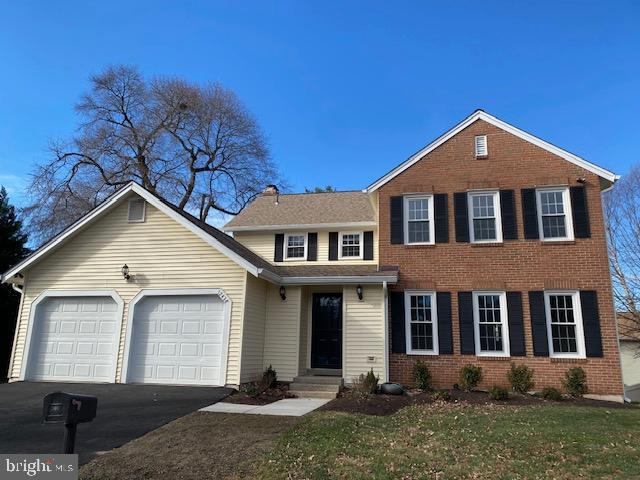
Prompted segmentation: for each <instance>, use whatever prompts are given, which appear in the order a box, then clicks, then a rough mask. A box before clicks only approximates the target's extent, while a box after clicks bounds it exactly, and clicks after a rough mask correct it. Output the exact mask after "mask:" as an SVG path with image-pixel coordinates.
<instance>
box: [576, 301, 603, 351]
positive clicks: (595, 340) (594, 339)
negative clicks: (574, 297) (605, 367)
mask: <svg viewBox="0 0 640 480" xmlns="http://www.w3.org/2000/svg"><path fill="white" fill-rule="evenodd" d="M580 305H581V306H582V325H583V327H584V347H585V350H586V354H587V357H601V356H602V334H601V333H600V314H599V312H598V294H597V293H596V292H594V291H593V290H583V291H581V292H580Z"/></svg>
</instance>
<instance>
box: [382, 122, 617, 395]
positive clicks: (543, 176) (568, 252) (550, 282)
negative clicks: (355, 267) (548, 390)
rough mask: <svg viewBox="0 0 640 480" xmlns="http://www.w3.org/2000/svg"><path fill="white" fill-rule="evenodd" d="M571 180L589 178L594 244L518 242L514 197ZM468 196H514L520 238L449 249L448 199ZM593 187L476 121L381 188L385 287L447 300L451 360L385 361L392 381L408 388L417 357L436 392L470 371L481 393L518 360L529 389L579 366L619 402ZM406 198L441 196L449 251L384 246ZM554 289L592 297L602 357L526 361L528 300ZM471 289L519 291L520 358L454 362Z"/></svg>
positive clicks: (561, 163) (502, 380)
mask: <svg viewBox="0 0 640 480" xmlns="http://www.w3.org/2000/svg"><path fill="white" fill-rule="evenodd" d="M476 135H487V139H488V148H489V155H488V157H487V158H484V159H477V158H475V155H474V137H475V136H476ZM578 178H584V179H585V180H586V182H585V183H584V186H585V187H586V192H587V200H588V211H589V220H590V225H591V238H586V239H576V240H575V241H571V242H553V243H550V242H541V241H539V240H525V239H524V231H523V221H522V204H521V196H520V194H521V192H520V190H521V189H522V188H533V187H542V186H549V185H568V186H574V185H579V183H578V182H577V179H578ZM473 188H500V189H513V190H514V191H515V206H516V218H517V229H518V240H511V241H505V242H504V243H502V244H492V245H477V244H471V243H456V241H455V225H454V208H453V194H454V192H463V191H466V190H468V189H473ZM600 189H601V188H600V178H599V177H598V176H596V175H595V174H593V173H591V172H588V171H586V170H584V169H582V168H581V167H578V166H576V165H573V164H571V163H569V162H568V161H566V160H564V159H562V158H560V157H557V156H555V155H553V154H551V153H549V152H547V151H546V150H543V149H541V148H539V147H537V146H535V145H533V144H530V143H528V142H526V141H524V140H522V139H520V138H518V137H516V136H513V135H511V134H510V133H508V132H505V131H503V130H501V129H499V128H497V127H495V126H493V125H491V124H488V123H486V122H484V121H481V120H479V121H477V122H475V123H474V124H472V125H470V126H469V127H467V128H466V129H465V130H463V131H462V132H460V133H458V134H457V135H456V136H455V137H453V138H451V139H449V140H448V141H447V142H445V143H444V144H443V145H441V146H440V147H438V148H437V149H435V150H434V151H432V152H430V153H429V154H427V155H426V156H425V157H423V158H422V159H421V160H420V161H419V162H417V163H416V164H414V165H413V166H412V167H411V168H409V169H408V170H406V171H404V172H403V173H401V174H400V175H398V176H397V177H395V178H394V179H393V180H391V181H390V182H388V183H387V184H385V185H383V186H382V187H381V188H380V189H379V191H378V192H379V205H380V240H379V241H380V264H381V265H398V266H399V267H400V274H399V282H398V284H397V285H394V286H391V289H392V290H399V291H402V290H405V289H409V288H411V289H414V288H424V289H436V290H438V291H449V292H451V293H452V305H451V307H452V308H451V310H452V323H453V340H454V342H453V343H454V354H453V355H441V356H423V355H411V356H409V355H403V354H395V353H392V354H390V378H391V380H392V381H398V382H401V383H405V384H410V383H411V367H412V365H413V363H414V361H415V360H416V359H418V358H419V359H422V360H423V361H424V362H425V363H426V364H427V365H428V366H429V369H430V371H431V373H432V375H433V378H434V382H435V385H436V386H437V387H451V386H452V385H453V384H454V383H456V382H457V376H458V370H459V369H460V367H462V366H463V365H466V364H469V363H473V364H476V365H481V366H482V367H483V371H484V377H485V378H484V380H483V383H482V385H481V387H484V388H488V387H490V386H491V385H504V386H507V385H508V382H507V379H506V372H507V371H508V369H509V367H510V364H511V363H512V362H515V363H517V364H520V363H524V364H527V365H529V366H530V367H531V368H533V369H534V371H535V375H534V380H535V382H536V388H542V387H545V386H553V387H556V388H560V386H561V385H560V380H561V378H562V377H563V375H564V373H565V372H566V370H568V369H569V368H571V367H573V366H576V365H577V366H580V367H582V368H584V369H585V371H586V372H587V381H588V385H589V389H590V392H591V393H594V394H608V395H621V394H622V392H623V388H622V379H621V370H620V362H619V352H618V342H617V337H616V325H615V317H614V307H613V298H612V291H611V278H610V274H609V265H608V259H607V248H606V240H605V230H604V219H603V212H602V205H601V198H600ZM409 193H447V194H448V218H449V243H444V244H442V243H439V244H436V245H427V246H408V245H392V244H391V243H390V218H389V206H390V197H391V196H396V195H403V194H409ZM432 228H433V226H432ZM559 288H566V289H576V290H595V291H596V292H597V295H598V304H599V314H600V325H601V332H602V347H603V357H598V358H595V357H591V358H587V359H585V360H558V359H552V358H549V357H534V356H533V347H532V337H531V320H530V316H529V296H528V292H529V291H533V290H545V289H559ZM478 289H496V290H506V291H520V292H522V303H523V315H524V326H525V344H526V351H527V355H526V357H511V358H507V359H493V358H492V359H487V358H486V357H476V356H475V355H460V335H459V327H458V325H459V324H458V303H457V292H458V291H472V290H478ZM390 323H391V322H390ZM390 343H391V342H390Z"/></svg>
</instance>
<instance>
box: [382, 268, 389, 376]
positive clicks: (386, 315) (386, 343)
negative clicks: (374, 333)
mask: <svg viewBox="0 0 640 480" xmlns="http://www.w3.org/2000/svg"><path fill="white" fill-rule="evenodd" d="M382 291H383V295H384V302H383V303H384V377H385V379H384V380H385V382H388V381H389V295H388V293H389V292H388V289H387V281H386V280H385V281H384V282H382Z"/></svg>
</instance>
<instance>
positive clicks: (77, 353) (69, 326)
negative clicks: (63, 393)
mask: <svg viewBox="0 0 640 480" xmlns="http://www.w3.org/2000/svg"><path fill="white" fill-rule="evenodd" d="M36 308H37V310H36V314H35V322H34V325H33V329H34V330H33V333H32V336H31V346H30V353H29V361H28V364H27V366H28V369H27V375H26V376H27V378H28V379H30V380H58V381H76V382H113V381H114V369H115V362H116V361H115V358H116V354H117V352H116V348H117V338H118V335H117V333H118V332H117V325H118V306H117V304H116V302H115V301H114V300H113V299H112V298H110V297H59V298H55V297H54V298H48V299H46V300H44V301H42V302H41V303H40V304H39V305H38V306H37V307H36Z"/></svg>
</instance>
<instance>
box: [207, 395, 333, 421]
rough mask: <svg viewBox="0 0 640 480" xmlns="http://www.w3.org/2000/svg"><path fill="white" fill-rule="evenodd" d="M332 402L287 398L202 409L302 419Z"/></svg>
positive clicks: (212, 406) (222, 404) (321, 399)
mask: <svg viewBox="0 0 640 480" xmlns="http://www.w3.org/2000/svg"><path fill="white" fill-rule="evenodd" d="M330 401H331V400H329V399H326V398H285V399H283V400H278V401H277V402H273V403H269V404H267V405H245V404H242V403H224V402H219V403H214V404H213V405H209V406H208V407H204V408H201V409H200V411H201V412H218V413H247V414H250V415H280V416H284V417H301V416H302V415H305V414H307V413H309V412H313V411H314V410H315V409H316V408H320V407H321V406H322V405H324V404H325V403H329V402H330Z"/></svg>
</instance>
